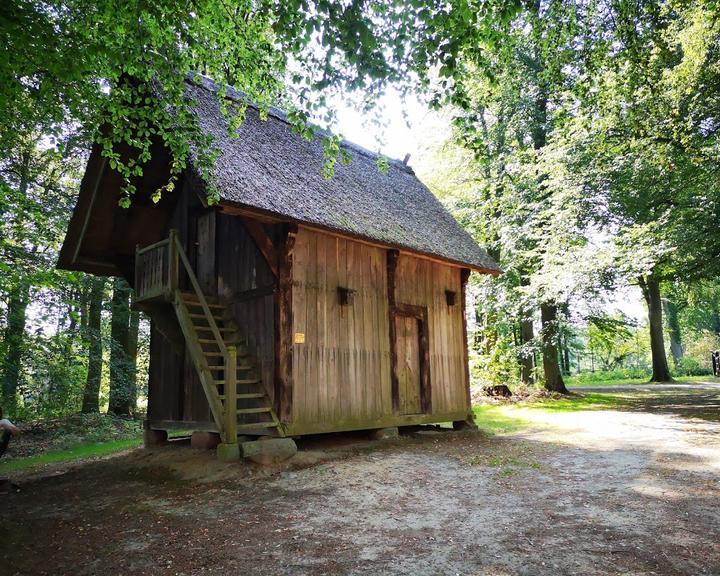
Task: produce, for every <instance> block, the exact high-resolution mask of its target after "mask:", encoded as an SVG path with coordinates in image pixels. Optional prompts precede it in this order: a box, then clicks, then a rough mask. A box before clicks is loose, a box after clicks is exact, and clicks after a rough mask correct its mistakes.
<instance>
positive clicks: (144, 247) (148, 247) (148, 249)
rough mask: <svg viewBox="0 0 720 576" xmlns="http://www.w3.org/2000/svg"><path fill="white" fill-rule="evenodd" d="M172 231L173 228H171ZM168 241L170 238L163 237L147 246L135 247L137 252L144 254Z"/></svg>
mask: <svg viewBox="0 0 720 576" xmlns="http://www.w3.org/2000/svg"><path fill="white" fill-rule="evenodd" d="M171 232H173V230H171ZM169 243H170V238H163V239H162V240H160V242H155V244H149V245H148V246H143V247H142V248H140V246H138V247H137V253H138V254H145V252H150V251H151V250H154V249H155V248H160V246H164V245H165V244H169Z"/></svg>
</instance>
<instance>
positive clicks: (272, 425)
mask: <svg viewBox="0 0 720 576" xmlns="http://www.w3.org/2000/svg"><path fill="white" fill-rule="evenodd" d="M278 426H279V424H278V423H277V422H254V423H253V424H238V425H237V429H238V430H262V429H263V428H277V427H278Z"/></svg>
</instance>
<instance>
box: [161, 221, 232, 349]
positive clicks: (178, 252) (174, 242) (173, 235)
mask: <svg viewBox="0 0 720 576" xmlns="http://www.w3.org/2000/svg"><path fill="white" fill-rule="evenodd" d="M169 240H170V242H171V246H173V248H174V254H172V255H171V256H172V257H171V258H170V266H171V267H173V264H174V262H175V261H177V258H178V257H179V260H180V262H182V264H183V267H184V268H185V272H186V273H187V275H188V278H189V279H190V284H191V285H192V287H193V290H194V291H195V296H197V299H198V303H199V304H200V306H201V307H202V310H203V314H204V315H205V319H206V320H207V323H208V326H209V327H210V331H211V332H212V334H213V336H214V337H215V343H216V344H217V346H218V348H219V349H220V352H221V353H222V355H223V358H224V359H226V360H227V354H228V353H227V348H226V347H225V342H223V339H222V336H221V335H220V330H219V329H218V326H217V324H216V323H215V318H213V315H212V312H211V311H210V307H209V306H208V303H207V300H206V299H205V294H203V291H202V288H200V283H199V282H198V280H197V278H196V277H195V273H194V272H193V270H192V266H191V265H190V260H188V257H187V255H186V254H185V250H183V247H182V244H180V240H179V239H178V237H177V232H176V231H175V230H171V231H170V239H169ZM174 267H175V269H177V268H178V267H177V265H175V266H174ZM170 272H172V274H170ZM173 276H175V280H171V278H173ZM168 281H169V283H171V284H172V283H176V282H177V275H176V274H175V273H174V271H172V270H170V271H168ZM174 288H177V286H175V287H174Z"/></svg>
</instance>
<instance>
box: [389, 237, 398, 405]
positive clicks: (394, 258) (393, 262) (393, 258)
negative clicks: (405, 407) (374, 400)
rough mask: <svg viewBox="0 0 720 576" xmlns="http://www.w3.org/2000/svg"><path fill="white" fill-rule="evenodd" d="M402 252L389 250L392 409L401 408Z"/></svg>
mask: <svg viewBox="0 0 720 576" xmlns="http://www.w3.org/2000/svg"><path fill="white" fill-rule="evenodd" d="M399 256H400V254H399V252H398V251H397V250H388V251H387V283H388V286H387V291H388V312H389V314H388V317H389V319H390V322H389V325H390V384H391V388H392V409H393V414H397V413H398V412H399V409H400V381H399V379H398V374H397V334H396V329H395V274H396V272H397V262H398V258H399Z"/></svg>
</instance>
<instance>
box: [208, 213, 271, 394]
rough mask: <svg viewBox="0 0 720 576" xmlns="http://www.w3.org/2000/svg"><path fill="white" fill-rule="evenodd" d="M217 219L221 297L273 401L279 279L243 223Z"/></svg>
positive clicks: (233, 217)
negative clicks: (275, 299) (242, 336)
mask: <svg viewBox="0 0 720 576" xmlns="http://www.w3.org/2000/svg"><path fill="white" fill-rule="evenodd" d="M217 218H218V220H217V234H218V242H217V254H218V260H217V274H218V280H217V287H218V296H219V298H220V301H221V302H222V303H223V304H225V305H226V306H227V307H228V309H229V310H230V311H231V313H232V316H233V318H234V320H235V322H236V323H237V325H238V326H239V327H240V329H241V332H242V333H244V334H245V336H247V338H248V352H249V353H250V354H251V355H252V356H254V357H255V358H256V359H257V361H258V362H259V367H260V377H261V379H262V382H263V385H264V386H265V389H266V390H267V392H268V395H269V396H270V398H271V399H273V398H274V386H273V382H274V370H275V364H274V362H275V344H274V338H275V332H274V318H275V310H274V301H273V297H274V296H273V290H274V284H275V277H274V276H273V273H272V271H271V270H270V267H269V266H268V264H267V262H266V261H265V257H264V256H263V255H262V253H261V252H260V250H258V248H257V246H256V245H255V243H254V241H253V240H252V238H250V235H249V234H248V233H247V231H246V230H245V227H244V225H243V222H242V220H241V219H240V218H237V217H235V216H228V215H226V214H218V215H217Z"/></svg>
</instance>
